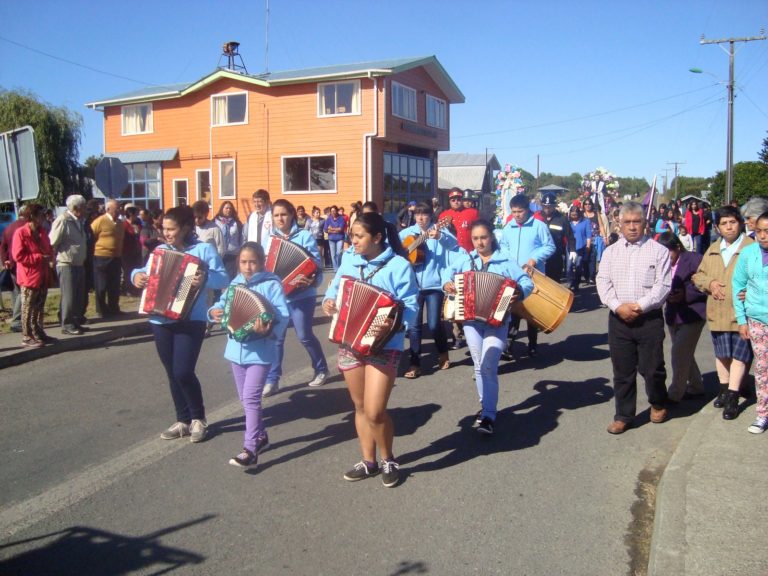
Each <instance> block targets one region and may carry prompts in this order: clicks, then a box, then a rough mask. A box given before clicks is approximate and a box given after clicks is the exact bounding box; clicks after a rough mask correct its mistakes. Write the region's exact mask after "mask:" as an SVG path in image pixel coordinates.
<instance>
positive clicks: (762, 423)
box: [747, 416, 768, 434]
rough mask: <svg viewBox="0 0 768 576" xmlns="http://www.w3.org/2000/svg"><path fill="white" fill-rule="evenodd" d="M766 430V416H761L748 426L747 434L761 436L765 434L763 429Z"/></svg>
mask: <svg viewBox="0 0 768 576" xmlns="http://www.w3.org/2000/svg"><path fill="white" fill-rule="evenodd" d="M766 428H768V416H763V417H762V418H761V417H759V416H758V417H757V418H755V421H754V422H752V424H750V426H749V428H747V432H751V433H752V434H762V433H763V432H765V429H766Z"/></svg>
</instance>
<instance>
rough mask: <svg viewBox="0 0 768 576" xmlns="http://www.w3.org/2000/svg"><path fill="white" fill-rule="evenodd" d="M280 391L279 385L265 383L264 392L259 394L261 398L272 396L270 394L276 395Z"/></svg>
mask: <svg viewBox="0 0 768 576" xmlns="http://www.w3.org/2000/svg"><path fill="white" fill-rule="evenodd" d="M279 390H280V385H279V384H278V383H277V382H267V383H266V385H265V386H264V391H263V392H262V393H261V395H262V396H272V394H277V392H278V391H279Z"/></svg>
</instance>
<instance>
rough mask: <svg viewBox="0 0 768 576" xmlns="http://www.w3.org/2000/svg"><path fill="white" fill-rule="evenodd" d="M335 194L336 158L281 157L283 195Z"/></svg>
mask: <svg viewBox="0 0 768 576" xmlns="http://www.w3.org/2000/svg"><path fill="white" fill-rule="evenodd" d="M307 192H318V193H332V192H336V156H286V157H283V193H284V194H302V193H307Z"/></svg>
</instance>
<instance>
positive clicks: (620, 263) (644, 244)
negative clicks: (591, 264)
mask: <svg viewBox="0 0 768 576" xmlns="http://www.w3.org/2000/svg"><path fill="white" fill-rule="evenodd" d="M595 283H596V284H597V293H598V294H599V295H600V300H601V301H602V302H603V304H605V305H606V306H608V308H610V309H611V311H612V312H616V309H617V308H618V307H619V306H621V305H622V304H631V303H633V302H636V303H637V304H638V305H639V306H640V308H642V310H643V312H649V311H650V310H655V309H658V308H661V307H662V305H663V304H664V301H665V300H666V298H667V294H669V290H670V288H671V287H672V267H671V264H670V260H669V250H667V249H666V248H665V247H664V246H662V245H661V244H659V243H658V242H656V241H654V240H651V239H650V238H647V237H645V238H642V239H641V240H639V241H638V242H636V243H634V244H632V243H630V242H627V241H626V240H625V239H624V238H621V239H619V241H618V242H616V243H614V244H612V245H611V246H609V247H608V248H606V250H605V252H603V258H602V259H601V260H600V268H599V269H598V272H597V278H596V280H595Z"/></svg>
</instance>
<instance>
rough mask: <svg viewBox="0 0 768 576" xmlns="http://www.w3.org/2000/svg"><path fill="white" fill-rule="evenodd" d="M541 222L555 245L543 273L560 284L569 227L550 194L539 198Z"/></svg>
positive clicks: (569, 231)
mask: <svg viewBox="0 0 768 576" xmlns="http://www.w3.org/2000/svg"><path fill="white" fill-rule="evenodd" d="M540 215H541V220H542V221H543V222H544V224H546V225H547V228H549V233H550V234H551V235H552V241H553V242H554V243H555V253H554V254H552V256H550V257H549V258H547V261H546V263H545V264H544V273H545V274H546V275H547V276H548V277H549V278H552V280H554V281H555V282H560V280H561V279H562V276H563V267H564V264H565V248H566V246H567V245H568V235H569V234H571V233H572V232H571V227H570V225H569V224H568V220H567V219H566V217H565V216H564V215H563V214H561V213H560V212H559V211H558V209H557V198H556V197H555V195H554V194H552V193H551V192H547V193H545V194H544V195H543V196H542V197H541V212H540Z"/></svg>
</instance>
